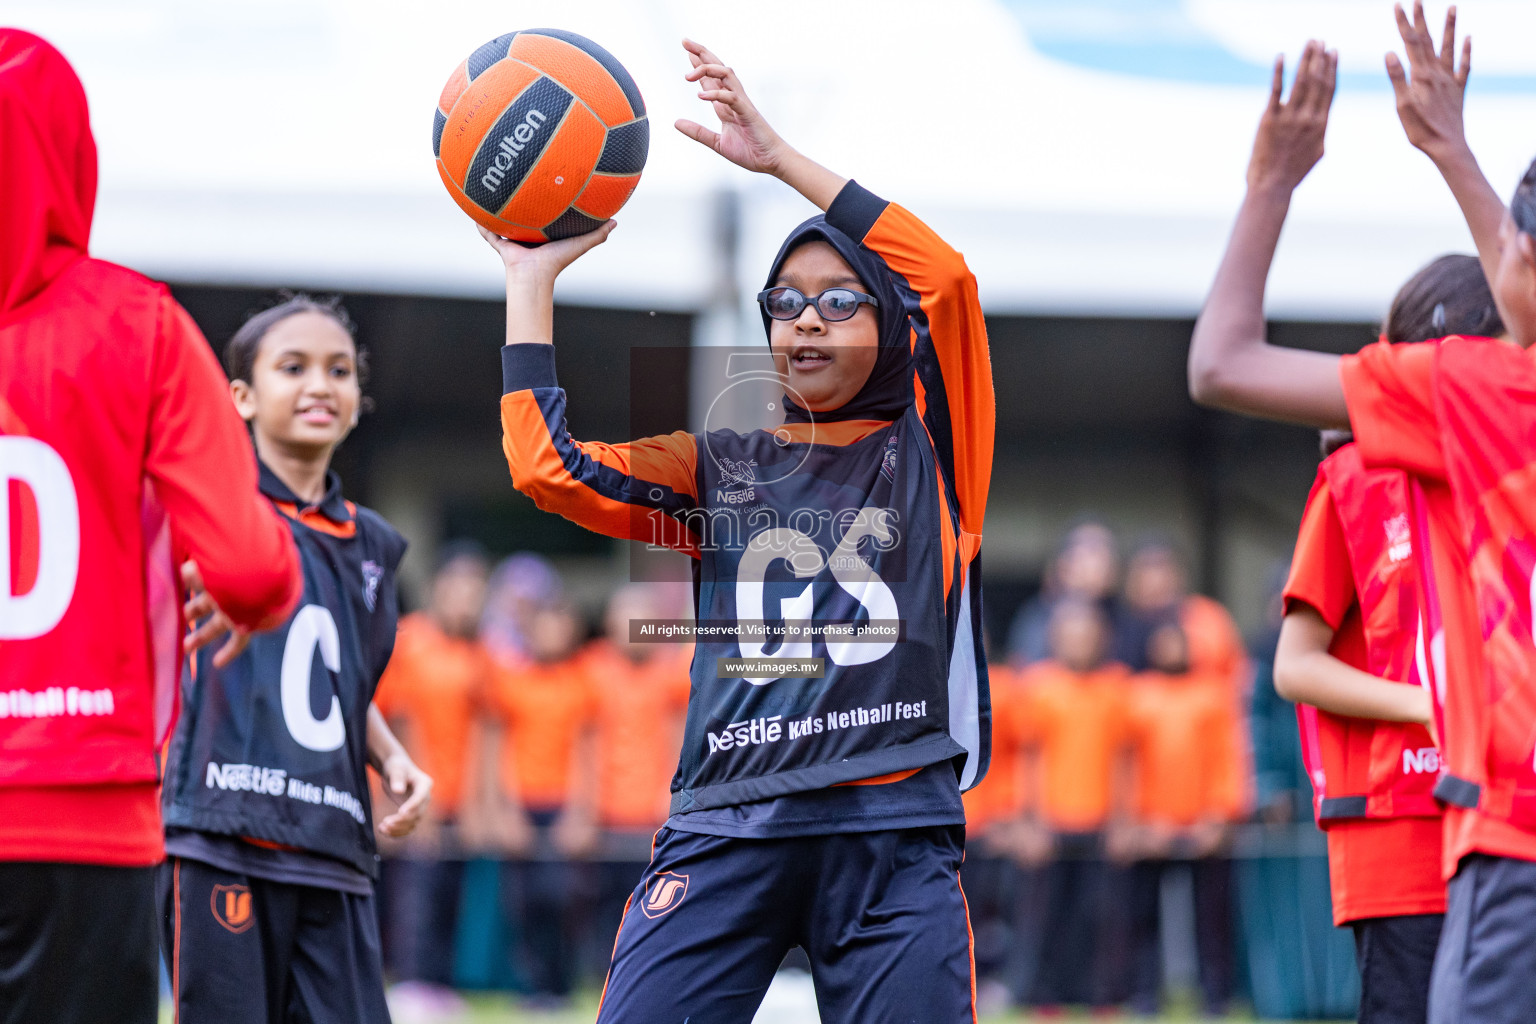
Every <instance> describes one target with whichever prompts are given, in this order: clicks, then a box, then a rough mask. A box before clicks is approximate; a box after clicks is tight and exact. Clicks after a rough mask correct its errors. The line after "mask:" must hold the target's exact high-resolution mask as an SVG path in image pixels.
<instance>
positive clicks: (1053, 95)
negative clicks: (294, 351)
mask: <svg viewBox="0 0 1536 1024" xmlns="http://www.w3.org/2000/svg"><path fill="white" fill-rule="evenodd" d="M1441 13H1442V12H1441V11H1440V10H1439V9H1438V8H1437V9H1436V10H1434V11H1433V12H1432V17H1439V16H1440V14H1441ZM3 17H5V18H6V19H7V20H8V21H9V22H10V23H11V24H15V25H19V26H21V27H24V28H28V29H31V30H33V31H37V32H39V33H40V34H42V35H44V36H46V37H48V38H49V39H50V40H52V41H53V42H54V43H55V44H56V45H58V46H59V47H60V48H61V49H62V50H63V51H64V52H65V54H66V55H67V56H68V57H69V58H70V59H71V60H72V61H73V62H74V64H75V66H76V67H77V69H78V70H79V72H80V75H81V77H82V79H83V80H84V81H85V85H86V89H87V92H88V93H89V96H90V99H91V104H92V112H93V121H94V125H95V129H96V134H97V139H98V143H99V146H100V151H101V168H102V181H101V191H100V200H99V204H98V212H97V220H96V229H95V235H94V238H93V245H94V248H95V251H96V252H97V254H98V255H101V256H103V257H105V258H108V259H114V260H118V261H120V262H123V263H127V264H129V265H132V266H134V267H136V268H138V269H141V270H143V271H145V272H146V273H150V274H152V275H155V276H158V277H163V278H168V279H171V280H175V281H181V282H188V283H240V284H254V285H262V286H276V285H300V286H307V287H333V288H345V289H367V290H380V291H399V292H408V293H421V294H438V295H468V296H485V297H494V296H496V295H497V294H499V290H500V273H499V266H498V264H497V261H496V259H495V257H494V256H493V255H492V254H491V253H490V252H488V251H487V250H486V247H485V245H484V243H483V242H481V241H480V239H479V238H477V237H476V235H475V234H474V232H473V230H472V227H471V224H470V222H469V220H468V219H467V218H466V217H465V216H464V215H463V214H462V213H461V212H459V211H458V210H457V208H456V207H454V205H453V204H452V202H451V201H450V200H449V199H448V197H447V195H446V193H445V192H444V190H443V188H442V185H441V183H440V182H439V181H438V178H437V174H436V171H435V170H434V168H433V162H432V157H431V148H430V144H429V140H430V136H429V127H430V124H431V111H432V107H433V105H434V103H435V101H436V98H437V94H438V92H439V90H440V89H441V87H442V83H443V81H444V80H445V79H446V78H447V76H448V73H449V71H450V70H451V69H452V68H453V67H454V66H455V64H456V63H457V62H458V61H460V60H461V59H462V58H463V57H464V56H465V55H467V54H468V53H469V51H470V50H472V49H473V48H474V47H475V46H477V45H479V44H480V43H482V42H484V41H485V40H487V39H490V38H492V37H493V36H495V35H498V34H500V33H501V32H504V31H508V30H510V29H513V28H520V27H531V26H536V25H553V26H558V27H563V28H569V29H572V30H574V31H577V32H581V33H583V34H585V35H588V36H591V37H592V38H594V39H596V40H597V41H598V42H599V43H601V44H602V45H603V46H605V47H606V48H608V49H609V50H611V51H612V52H613V53H614V54H615V55H616V56H617V57H618V58H619V59H620V60H621V61H623V62H624V64H625V65H626V66H627V67H628V68H629V69H630V71H631V72H632V73H633V74H634V76H635V79H636V80H637V81H638V83H639V84H640V87H641V90H642V92H643V93H644V95H645V98H646V101H647V104H648V107H649V112H650V115H651V118H652V121H653V131H652V144H651V155H650V161H649V164H648V166H647V168H646V173H645V177H644V179H643V180H642V182H641V185H640V188H639V190H638V192H637V193H636V196H635V198H634V199H633V200H632V201H631V203H630V204H629V206H627V207H626V208H625V210H624V211H623V212H622V213H621V214H620V215H619V221H620V229H619V231H618V232H616V233H615V235H614V237H613V239H612V240H611V241H610V242H609V243H608V244H607V245H606V246H604V247H603V248H602V249H600V250H598V251H597V252H595V253H593V254H592V255H591V256H589V257H587V258H585V259H583V260H582V261H581V262H580V263H578V264H577V265H576V266H575V267H573V268H572V270H571V271H570V272H569V273H568V274H567V275H566V278H565V279H563V281H562V293H561V297H562V298H563V299H564V300H565V301H571V302H581V303H590V304H600V305H620V306H628V307H638V308H646V309H683V310H687V309H701V308H704V307H705V306H707V305H709V303H710V299H711V289H712V286H713V284H714V282H715V280H716V277H717V272H718V260H719V259H720V256H719V249H718V246H717V245H716V243H715V241H714V233H713V222H712V218H713V216H714V213H713V211H714V210H715V208H716V206H717V205H718V204H717V203H715V202H714V201H713V199H714V197H715V196H716V195H717V194H718V193H719V192H720V191H722V190H727V189H728V190H735V191H737V192H738V193H739V195H740V202H739V204H738V208H739V209H740V210H741V218H742V221H741V225H740V228H741V231H740V239H741V241H740V250H739V252H740V260H739V266H740V268H741V270H740V276H741V278H742V280H741V282H740V285H741V287H740V289H739V294H743V295H751V294H752V293H754V292H755V291H756V289H757V288H758V287H759V277H760V275H761V273H762V271H763V270H764V268H765V267H766V265H767V262H768V259H769V258H770V257H771V255H772V253H773V251H774V249H775V248H776V246H777V243H778V241H779V240H780V238H781V237H782V236H783V234H784V232H785V231H786V230H787V229H788V228H789V227H790V226H791V225H792V224H793V223H795V222H796V221H797V220H799V219H800V218H802V217H804V216H806V215H807V214H808V213H809V212H810V211H809V208H808V206H807V205H806V204H805V203H804V202H803V201H801V200H800V199H799V198H798V197H795V196H793V195H792V194H790V193H789V192H788V190H787V189H785V188H784V187H783V186H781V185H779V184H778V183H776V182H772V181H768V180H766V179H754V178H753V177H752V176H750V175H747V174H745V173H743V172H739V171H737V170H736V169H734V168H731V167H728V166H727V165H725V164H724V163H723V161H720V160H719V159H718V158H716V157H714V156H713V155H712V154H709V153H708V152H706V151H704V150H703V149H702V148H701V147H698V146H697V145H696V144H695V143H693V142H691V141H689V140H688V139H685V138H684V137H682V136H681V135H679V134H677V133H676V132H674V131H673V130H672V128H671V127H670V125H671V122H672V121H673V120H674V119H675V118H677V117H693V118H695V119H700V120H703V119H705V118H704V117H703V116H701V115H704V114H707V109H706V108H705V107H704V105H703V104H702V103H700V102H699V101H698V100H696V99H695V98H694V96H693V94H694V88H693V87H692V86H690V85H688V84H687V83H685V82H683V81H682V73H683V71H684V70H685V69H686V66H687V63H686V59H685V57H684V55H683V53H682V50H681V48H680V47H679V46H678V39H679V37H681V36H682V35H684V34H688V35H691V36H694V37H696V38H699V39H702V40H704V41H705V42H707V43H708V44H709V45H711V46H712V47H714V48H715V49H716V50H717V51H718V52H719V53H720V54H721V55H722V56H723V57H724V58H725V59H726V60H727V61H729V62H730V63H731V64H733V66H735V67H736V68H737V70H738V71H739V72H740V73H741V75H742V77H743V79H744V81H745V82H746V84H747V87H748V89H749V90H750V91H751V93H752V94H753V95H754V98H755V99H756V100H757V102H758V104H759V106H760V107H762V108H763V110H764V111H765V113H766V114H767V115H768V116H769V118H770V119H771V120H772V121H773V122H774V123H775V125H777V126H778V127H780V128H781V130H782V131H783V133H784V134H785V135H786V137H788V138H789V139H790V140H791V141H792V142H794V143H795V144H796V145H798V146H799V147H800V148H801V149H803V150H804V151H806V152H807V153H809V154H811V155H812V156H814V157H815V158H817V159H819V160H821V161H822V162H823V163H826V164H828V165H829V166H832V167H834V168H836V169H838V170H839V171H842V172H844V173H848V174H852V175H854V176H856V177H858V178H859V179H860V180H861V181H863V182H864V183H865V184H867V185H869V186H870V187H872V188H874V189H875V190H876V191H877V192H879V193H880V194H882V195H885V196H888V197H891V198H895V199H898V200H900V201H901V202H903V203H904V204H906V205H908V206H910V207H912V208H913V209H914V210H916V211H917V212H918V213H919V214H920V215H922V216H924V217H925V218H926V219H928V220H929V221H930V222H931V223H933V224H934V225H935V226H936V227H937V228H939V230H940V231H941V232H943V233H944V234H945V235H946V237H948V238H949V239H950V240H951V241H952V242H953V243H954V244H955V245H956V246H957V247H958V248H959V249H961V250H962V251H963V252H965V253H966V255H967V258H968V260H969V262H970V264H971V266H972V268H973V270H975V272H976V274H977V277H978V278H979V280H980V282H981V288H982V297H983V300H984V301H985V302H986V304H987V306H988V308H989V309H990V310H992V311H994V312H1000V313H1028V312H1052V313H1055V312H1064V313H1089V312H1092V313H1102V312H1117V313H1168V314H1175V315H1188V314H1190V313H1192V312H1193V311H1194V310H1195V309H1197V308H1198V306H1199V303H1200V301H1201V298H1202V296H1203V293H1204V290H1205V288H1206V287H1207V285H1208V283H1209V280H1210V275H1211V273H1212V272H1213V270H1214V267H1215V262H1216V260H1217V258H1218V256H1219V254H1220V250H1221V245H1222V243H1223V241H1224V238H1225V234H1226V230H1227V226H1228V224H1229V222H1230V218H1231V216H1232V213H1233V211H1234V210H1235V208H1236V205H1237V202H1238V200H1239V198H1240V196H1241V192H1242V186H1243V169H1244V166H1245V164H1246V160H1247V153H1248V146H1249V143H1250V141H1251V137H1252V130H1253V126H1254V124H1255V122H1256V120H1257V116H1258V112H1259V109H1260V106H1261V104H1262V102H1263V92H1264V86H1265V83H1266V81H1267V71H1266V70H1265V68H1266V65H1267V64H1268V62H1269V60H1271V59H1272V56H1271V55H1272V54H1273V53H1274V52H1275V51H1279V50H1284V51H1286V52H1287V53H1289V54H1291V55H1292V57H1293V58H1294V55H1295V54H1296V53H1297V52H1298V51H1299V49H1300V46H1301V44H1302V42H1303V41H1304V40H1305V38H1306V36H1307V35H1308V34H1309V33H1310V34H1317V35H1322V36H1324V37H1325V38H1326V39H1327V40H1328V42H1329V43H1330V45H1337V46H1338V47H1339V48H1340V50H1341V52H1342V55H1343V65H1344V70H1345V72H1346V74H1345V75H1344V80H1343V83H1342V86H1341V91H1340V95H1339V97H1338V100H1337V102H1336V104H1335V114H1334V118H1333V121H1334V123H1333V125H1332V126H1331V128H1330V137H1329V152H1328V156H1327V157H1326V158H1325V160H1324V162H1323V164H1322V165H1321V166H1320V167H1319V169H1318V170H1317V171H1316V172H1315V173H1314V175H1313V177H1312V178H1311V179H1309V180H1308V182H1307V183H1306V184H1305V185H1304V186H1303V187H1302V189H1301V190H1300V192H1299V194H1298V197H1297V202H1296V204H1295V207H1294V213H1293V216H1292V223H1291V224H1290V226H1289V228H1288V230H1287V235H1286V238H1285V240H1284V242H1283V243H1282V251H1281V256H1280V259H1279V262H1278V264H1277V268H1276V273H1275V276H1274V280H1273V288H1272V291H1271V300H1272V301H1271V309H1272V310H1273V311H1274V312H1276V313H1278V314H1281V315H1288V316H1301V317H1334V316H1339V317H1361V318H1370V317H1374V316H1378V315H1379V314H1380V312H1381V310H1382V308H1383V306H1384V304H1385V302H1386V300H1387V298H1388V297H1389V296H1390V295H1391V293H1392V292H1393V290H1394V289H1395V288H1396V286H1397V285H1398V284H1399V283H1400V282H1401V281H1402V280H1403V279H1404V278H1405V277H1406V276H1407V275H1408V274H1409V273H1410V272H1411V271H1412V270H1413V269H1414V268H1415V267H1417V266H1418V265H1420V264H1422V263H1423V262H1425V261H1426V260H1427V259H1429V258H1430V257H1432V256H1434V255H1436V254H1438V253H1439V252H1442V251H1446V250H1448V249H1459V250H1463V251H1470V248H1471V240H1470V238H1469V237H1468V236H1467V233H1466V230H1465V228H1464V226H1463V225H1462V223H1461V219H1460V216H1459V214H1458V212H1457V210H1456V207H1455V204H1454V203H1453V202H1452V201H1451V199H1450V197H1449V195H1448V193H1447V192H1446V190H1445V188H1444V186H1443V185H1442V184H1441V183H1440V182H1439V180H1438V177H1437V176H1436V174H1435V172H1434V169H1433V168H1432V167H1431V165H1430V164H1429V162H1428V161H1427V160H1426V159H1424V158H1423V157H1422V156H1421V155H1420V154H1418V153H1416V152H1414V151H1413V150H1412V149H1411V148H1410V147H1409V146H1408V145H1407V143H1406V142H1405V141H1404V139H1403V137H1402V132H1401V130H1400V129H1399V127H1398V125H1397V122H1396V118H1395V116H1394V114H1393V109H1392V97H1391V92H1390V90H1389V89H1388V88H1387V86H1386V79H1385V75H1384V73H1383V72H1382V71H1381V56H1382V54H1383V53H1384V52H1385V51H1386V50H1387V49H1389V48H1392V47H1393V45H1394V44H1395V43H1397V39H1396V34H1395V31H1394V27H1393V23H1392V18H1391V10H1390V6H1389V5H1388V4H1387V3H1386V2H1385V0H1362V2H1354V0H1335V2H1328V3H1324V2H1321V0H1312V2H1294V0H1286V2H1281V0H1141V2H1139V3H1138V2H1126V0H1102V2H1097V0H1095V2H1078V3H1072V4H1061V3H1059V2H1053V0H945V2H943V3H935V2H918V0H867V2H855V0H816V2H810V0H777V2H776V3H775V4H773V5H771V6H770V5H764V4H720V3H709V4H706V3H703V2H698V0H670V2H669V0H513V2H510V3H508V2H505V0H503V2H499V3H492V2H489V0H442V2H438V3H431V4H428V3H406V2H399V3H383V2H364V0H241V2H233V0H228V2H221V3H218V4H208V3H205V2H203V0H43V2H40V3H35V4H34V5H30V6H29V5H26V4H21V5H18V4H12V5H9V6H8V10H7V12H6V13H5V15H3ZM1462 25H1463V27H1464V28H1465V29H1467V30H1469V31H1470V32H1471V33H1472V34H1473V35H1474V36H1475V37H1476V40H1477V43H1476V46H1477V50H1476V58H1477V59H1476V61H1475V64H1474V67H1475V71H1474V81H1473V86H1472V90H1471V92H1470V94H1469V101H1468V130H1469V134H1470V136H1471V139H1472V142H1473V146H1474V148H1475V149H1476V151H1477V152H1478V154H1479V156H1480V157H1481V159H1482V161H1483V164H1484V167H1485V169H1486V170H1487V172H1488V174H1489V176H1490V177H1491V178H1492V179H1493V181H1494V182H1495V184H1496V186H1497V187H1498V188H1499V189H1500V190H1501V191H1507V190H1508V189H1509V188H1510V187H1512V186H1513V184H1514V182H1515V180H1516V178H1517V177H1518V175H1519V173H1520V172H1521V170H1523V168H1524V166H1525V164H1526V162H1527V161H1528V160H1529V159H1530V157H1531V156H1532V155H1533V154H1536V53H1532V52H1531V50H1530V48H1529V46H1528V45H1525V43H1526V42H1528V40H1530V39H1531V38H1533V37H1536V5H1531V4H1529V3H1528V2H1522V0H1481V2H1479V3H1477V4H1476V5H1468V9H1465V10H1463V12H1462Z"/></svg>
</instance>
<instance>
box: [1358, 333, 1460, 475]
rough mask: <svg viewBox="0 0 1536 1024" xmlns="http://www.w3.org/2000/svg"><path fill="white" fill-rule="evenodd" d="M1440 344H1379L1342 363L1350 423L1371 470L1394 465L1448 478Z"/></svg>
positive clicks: (1416, 472) (1411, 471) (1362, 456)
mask: <svg viewBox="0 0 1536 1024" xmlns="http://www.w3.org/2000/svg"><path fill="white" fill-rule="evenodd" d="M1438 347H1439V342H1435V341H1425V342H1418V343H1415V344H1410V345H1389V344H1387V343H1385V342H1380V343H1378V344H1375V345H1367V346H1366V347H1365V348H1364V349H1362V350H1361V351H1360V353H1359V354H1358V355H1352V356H1345V357H1344V358H1343V359H1341V360H1340V361H1339V374H1340V376H1341V378H1342V380H1343V382H1344V400H1345V403H1346V404H1347V405H1348V407H1349V423H1350V427H1351V429H1353V430H1354V433H1355V443H1356V444H1358V445H1359V446H1360V456H1361V458H1362V459H1364V460H1365V463H1366V465H1368V466H1393V467H1396V468H1398V469H1403V470H1406V471H1408V472H1409V473H1414V474H1417V475H1418V476H1423V477H1429V478H1431V479H1435V480H1443V479H1444V478H1445V455H1444V453H1443V452H1442V450H1441V448H1440V427H1439V422H1438V420H1437V418H1436V415H1435V402H1434V374H1435V355H1436V352H1437V350H1438Z"/></svg>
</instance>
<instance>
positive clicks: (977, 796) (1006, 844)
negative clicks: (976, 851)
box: [964, 665, 1029, 852]
mask: <svg viewBox="0 0 1536 1024" xmlns="http://www.w3.org/2000/svg"><path fill="white" fill-rule="evenodd" d="M987 680H988V687H989V689H990V690H991V694H992V761H991V764H990V765H989V766H988V768H987V777H986V778H984V779H982V780H981V784H980V785H978V786H976V788H974V789H971V790H968V791H967V792H966V793H965V795H964V800H965V837H966V843H967V844H969V845H977V844H979V845H980V846H981V848H982V849H984V850H986V851H987V852H1004V851H1006V850H1008V849H1010V848H1011V847H1010V841H1011V838H1012V837H1011V835H1010V833H1011V832H1012V831H1013V829H1014V828H1015V826H1017V825H1018V823H1019V821H1020V819H1021V818H1022V816H1023V814H1024V802H1025V800H1026V799H1027V797H1028V792H1027V788H1026V785H1025V778H1024V768H1025V760H1024V745H1025V743H1026V742H1027V741H1028V739H1029V723H1028V709H1027V707H1026V698H1025V695H1024V684H1023V683H1022V682H1021V681H1020V680H1019V676H1018V674H1017V673H1015V672H1014V671H1013V670H1012V669H1010V668H1009V667H1008V666H1006V665H989V666H987Z"/></svg>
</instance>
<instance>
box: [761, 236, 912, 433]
mask: <svg viewBox="0 0 1536 1024" xmlns="http://www.w3.org/2000/svg"><path fill="white" fill-rule="evenodd" d="M816 241H821V242H826V243H827V244H828V245H830V246H832V248H833V249H835V250H836V251H837V254H838V255H839V256H841V257H842V258H843V259H844V260H845V261H846V262H847V264H848V265H849V266H850V267H852V268H853V272H854V273H855V274H857V275H859V280H860V281H862V282H863V283H864V290H865V291H867V292H869V294H871V295H873V296H874V297H875V298H876V299H878V300H879V302H880V308H879V309H877V310H876V311H875V312H876V313H877V314H878V315H879V318H880V352H879V354H878V355H877V356H876V357H875V365H874V368H873V369H871V370H870V371H869V379H868V380H867V381H865V382H864V386H863V387H862V388H860V389H859V393H858V394H856V395H854V396H853V398H852V399H851V400H850V401H849V402H848V403H847V404H846V405H844V406H842V407H841V408H839V409H832V410H830V411H828V412H818V413H811V412H809V411H807V410H805V409H802V408H801V407H800V406H799V405H797V404H796V403H795V402H794V401H793V400H792V399H791V398H790V397H789V396H788V395H785V396H784V419H785V420H786V421H788V422H790V423H807V422H812V421H816V422H821V423H827V422H830V421H833V420H894V419H896V418H897V417H899V416H900V415H901V414H902V413H903V412H905V411H906V409H907V406H909V405H911V404H912V397H913V396H912V366H911V361H912V358H911V357H912V349H911V330H912V328H911V322H910V321H909V319H908V317H907V310H906V306H905V305H904V304H903V303H902V301H901V296H900V294H899V293H898V292H897V290H896V287H897V286H896V280H895V277H894V276H893V275H892V274H891V271H890V268H889V267H887V266H886V265H885V260H883V259H881V258H880V257H879V256H878V255H876V254H875V253H873V252H870V251H869V250H868V249H866V248H864V247H863V246H862V245H860V244H858V243H857V242H855V241H854V240H853V239H852V238H849V237H848V236H847V235H845V234H843V233H842V232H841V231H839V230H838V229H837V228H835V227H833V226H832V225H831V224H828V223H827V219H826V217H824V216H822V215H821V214H817V215H816V216H815V217H812V218H811V219H810V220H808V221H806V222H805V223H803V224H801V225H800V226H799V227H797V228H795V230H793V231H791V232H790V233H789V237H788V238H786V239H785V240H784V244H783V246H781V247H780V248H779V254H778V255H777V256H776V257H774V260H773V266H772V267H771V268H769V270H768V283H767V284H766V285H764V287H765V288H772V287H773V286H774V283H775V282H776V281H777V280H778V277H779V271H780V270H782V269H783V267H784V261H785V260H787V259H788V258H789V254H790V253H792V252H794V251H795V250H796V249H798V248H800V246H802V245H804V244H805V243H807V242H816ZM762 314H763V329H764V330H768V331H771V330H772V327H773V320H772V319H771V318H769V316H768V313H767V311H766V310H762ZM770 337H771V335H770Z"/></svg>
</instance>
